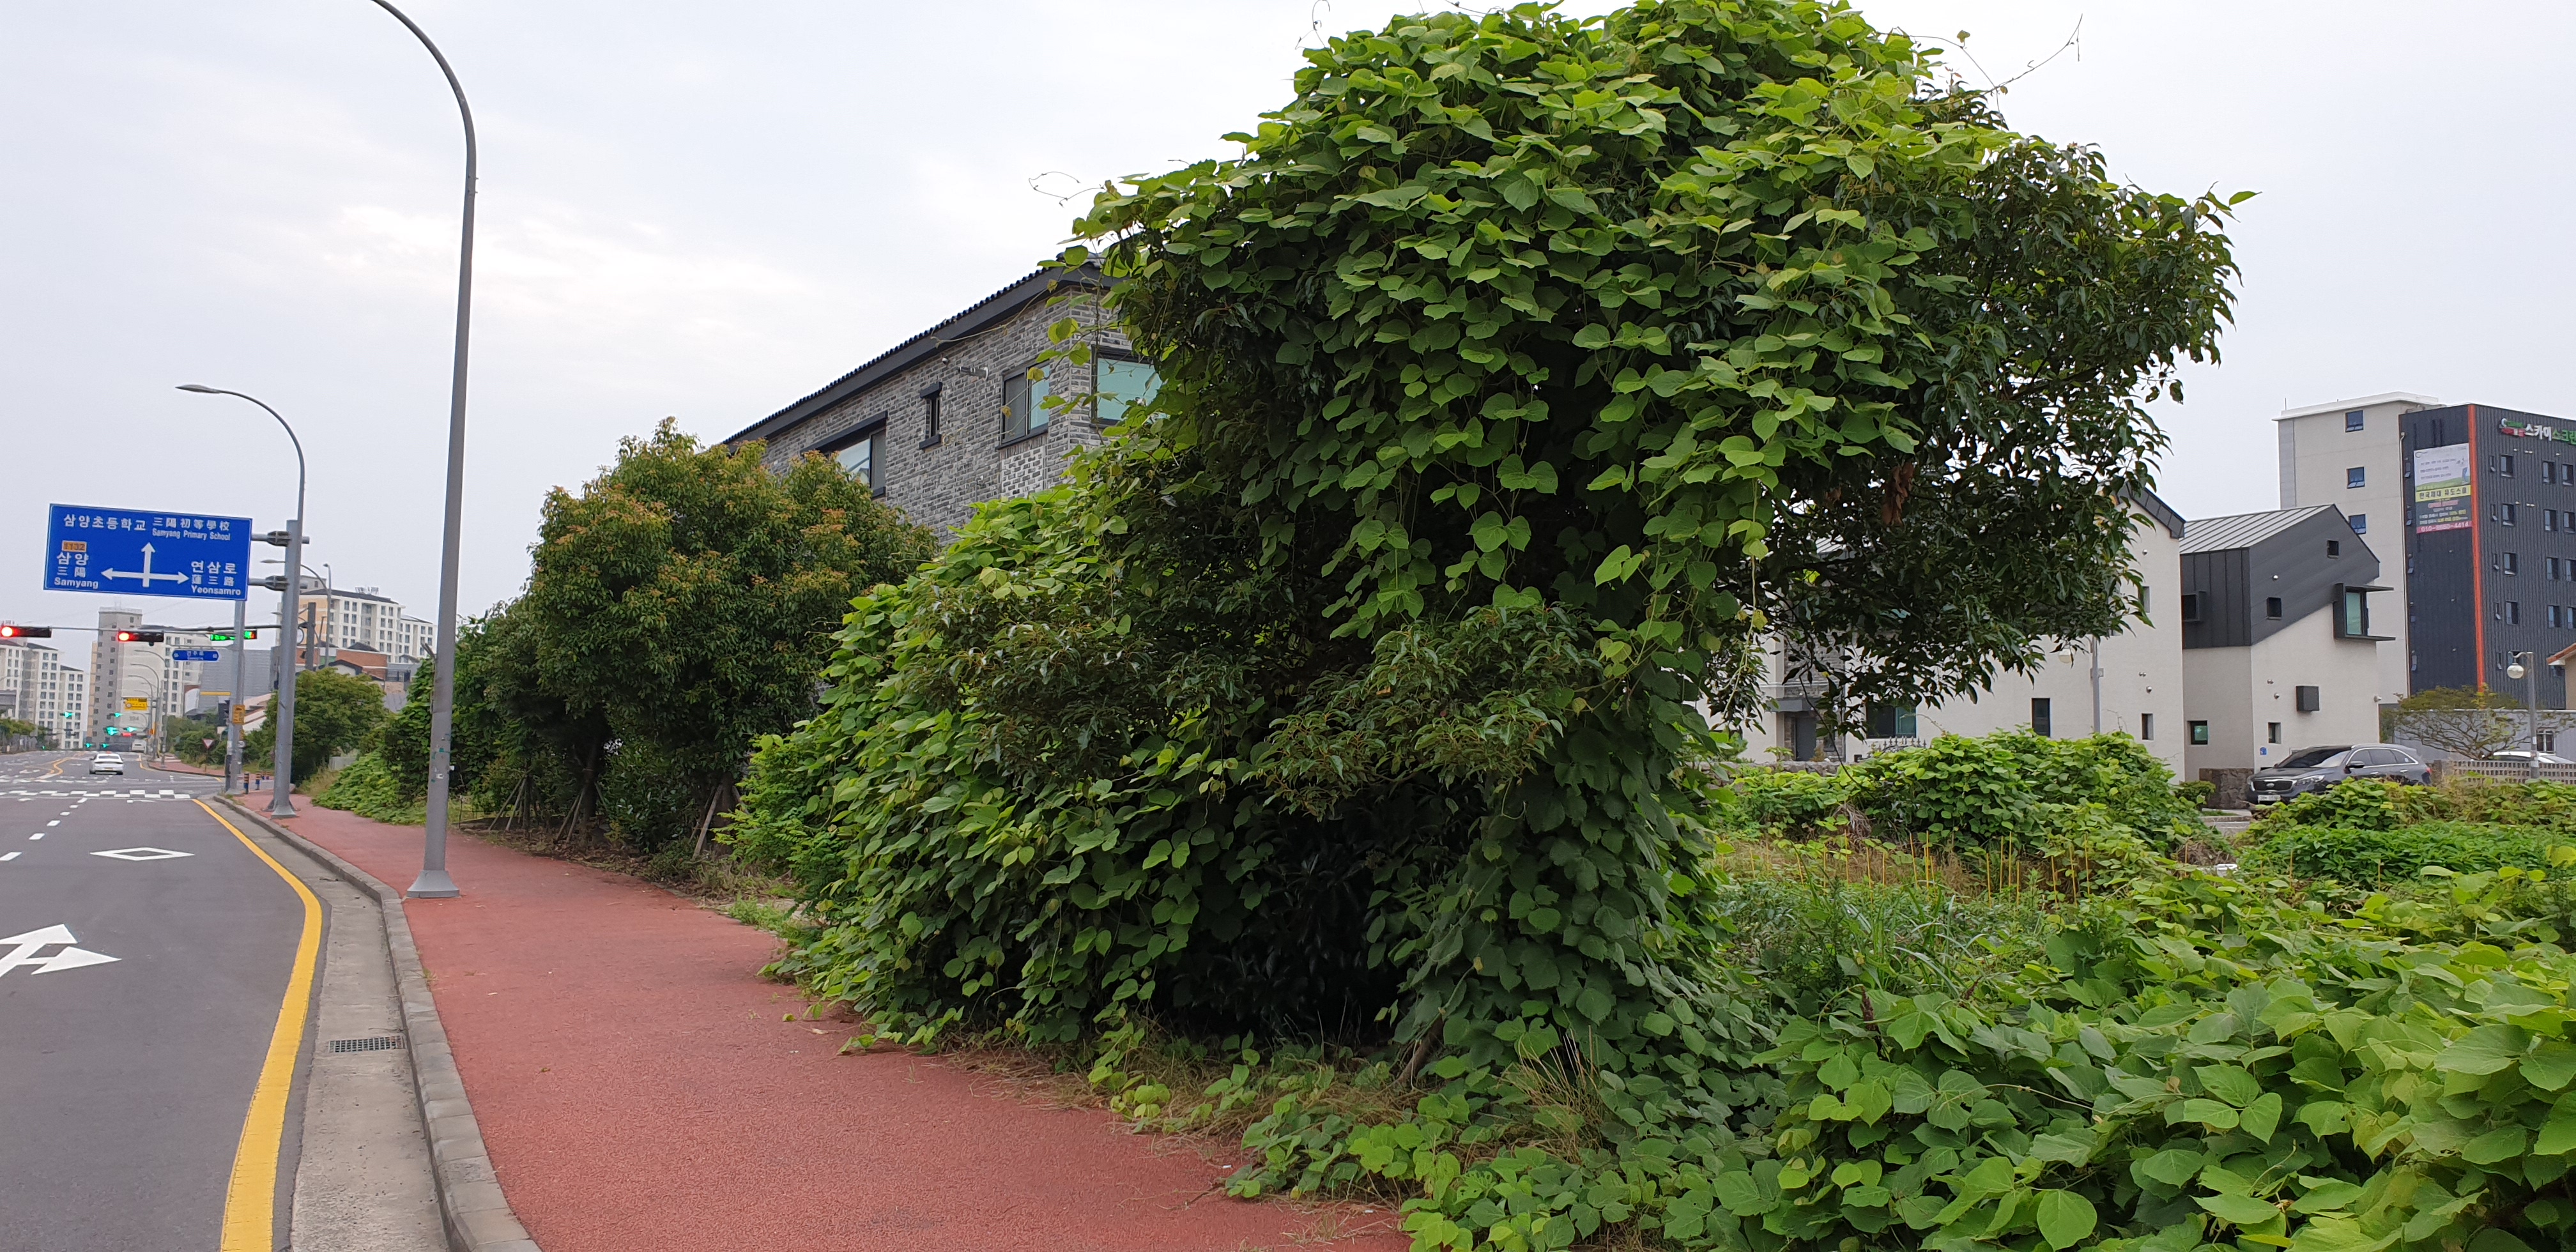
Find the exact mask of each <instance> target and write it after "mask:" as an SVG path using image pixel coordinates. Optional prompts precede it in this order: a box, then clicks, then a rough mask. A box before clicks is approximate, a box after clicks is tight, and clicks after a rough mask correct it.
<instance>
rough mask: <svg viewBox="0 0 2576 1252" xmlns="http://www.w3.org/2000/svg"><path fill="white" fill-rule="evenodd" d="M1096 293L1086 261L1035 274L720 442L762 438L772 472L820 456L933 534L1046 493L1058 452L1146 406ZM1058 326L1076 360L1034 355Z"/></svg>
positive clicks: (1096, 275) (1145, 389)
mask: <svg viewBox="0 0 2576 1252" xmlns="http://www.w3.org/2000/svg"><path fill="white" fill-rule="evenodd" d="M1109 285H1110V284H1109V280H1107V279H1106V278H1104V277H1103V276H1102V275H1101V274H1100V272H1099V271H1098V270H1096V269H1092V268H1091V267H1088V266H1085V267H1083V268H1081V269H1074V270H1058V269H1041V270H1039V271H1037V272H1036V273H1033V274H1030V275H1029V276H1027V277H1025V278H1022V279H1020V280H1019V281H1017V282H1015V283H1012V284H1011V285H1010V286H1008V287H1004V288H1003V289H1001V290H1000V291H997V292H994V293H993V294H992V295H990V296H987V297H985V298H984V299H983V300H981V301H978V302H977V303H976V304H975V305H973V306H972V307H970V308H968V309H966V310H965V311H964V312H961V313H958V314H957V315H956V316H954V317H950V318H948V319H946V320H945V321H942V322H940V323H939V324H938V325H936V326H933V327H931V328H930V329H928V330H925V331H923V332H921V333H920V334H918V335H915V336H913V337H912V338H910V339H907V340H905V341H903V342H902V343H900V344H897V345H895V346H894V347H892V348H890V349H888V350H886V351H885V352H883V353H881V354H879V355H878V356H876V357H874V358H871V359H870V360H868V361H867V362H866V363H864V364H862V365H860V366H859V367H858V368H857V369H854V370H852V371H850V372H849V373H847V374H844V375H842V376H841V377H840V378H838V379H835V380H834V381H833V382H832V383H830V384H829V385H827V386H825V387H823V388H822V389H821V390H819V391H816V392H814V393H813V394H811V395H808V396H806V397H805V398H803V399H801V400H798V401H796V402H795V403H793V404H790V405H788V406H787V407H785V408H783V409H780V410H778V411H777V412H775V413H772V414H770V415H769V416H767V417H764V418H762V419H760V420H759V421H757V422H754V423H752V424H751V425H749V426H747V427H744V428H743V429H742V430H741V431H739V432H737V433H736V434H734V436H733V437H732V438H730V439H727V440H726V441H725V442H726V443H727V444H728V445H734V446H739V445H742V444H747V443H752V442H760V443H762V444H764V445H765V448H766V451H765V452H764V454H763V463H764V464H766V465H768V466H769V467H770V468H772V469H773V470H784V469H786V468H787V466H789V465H790V464H792V463H793V462H794V461H795V460H796V458H798V457H801V456H806V455H808V454H816V455H821V456H826V457H829V458H831V459H832V460H833V461H835V462H837V463H838V464H839V465H840V466H841V467H842V468H843V469H844V470H846V471H848V472H849V474H850V475H851V476H852V477H854V478H857V479H859V480H860V481H862V482H865V483H867V484H869V485H870V486H872V487H874V488H875V489H876V492H877V494H878V495H879V496H882V497H883V498H884V499H885V500H886V502H887V503H889V504H892V505H894V506H895V507H896V508H898V509H901V510H902V511H903V512H904V514H905V515H906V516H908V517H910V518H911V519H912V520H914V521H916V522H920V523H922V524H923V525H925V526H928V527H930V528H931V529H933V530H934V531H937V532H938V533H939V534H940V535H941V536H942V537H943V538H944V537H946V536H947V535H949V534H951V533H953V532H954V531H955V530H956V529H957V528H958V527H959V526H962V525H964V524H965V523H966V520H967V519H968V518H969V517H972V516H973V515H974V511H975V506H976V505H978V504H980V503H983V502H984V501H987V500H1005V499H1012V498H1016V497H1019V496H1025V495H1030V494H1033V493H1035V492H1039V491H1043V490H1045V489H1046V488H1048V487H1050V486H1053V485H1054V484H1055V483H1056V482H1057V481H1058V480H1059V479H1060V478H1061V477H1062V475H1063V472H1064V464H1065V461H1066V459H1067V458H1068V457H1070V456H1071V455H1072V454H1073V453H1074V452H1075V451H1076V450H1078V449H1080V448H1083V447H1087V446H1090V445H1092V444H1096V443H1098V442H1099V441H1100V437H1101V436H1100V432H1101V431H1103V430H1104V429H1106V428H1108V427H1109V426H1112V425H1115V424H1116V423H1117V422H1118V421H1120V420H1121V419H1123V418H1124V417H1125V415H1126V412H1127V410H1128V408H1129V407H1130V406H1131V405H1134V404H1139V403H1143V402H1144V401H1147V400H1150V399H1152V398H1153V396H1154V393H1155V391H1156V390H1157V389H1158V388H1159V387H1160V385H1161V379H1160V377H1159V376H1158V375H1157V374H1156V373H1155V370H1154V367H1153V366H1152V365H1151V364H1148V363H1147V362H1145V361H1143V360H1141V359H1139V358H1138V357H1137V356H1136V355H1135V354H1134V353H1133V352H1132V351H1130V350H1129V347H1128V343H1127V339H1126V337H1125V336H1124V335H1122V334H1120V333H1119V332H1118V331H1117V329H1116V328H1115V327H1114V326H1112V325H1110V324H1109V321H1108V317H1107V314H1106V311H1105V310H1104V308H1103V307H1102V303H1101V297H1102V295H1104V294H1105V293H1106V292H1107V291H1108V289H1109ZM1066 318H1071V319H1072V320H1073V321H1074V322H1075V323H1076V325H1077V326H1079V327H1080V328H1081V329H1080V330H1079V332H1078V333H1077V335H1076V336H1075V341H1077V342H1081V343H1086V344H1088V345H1089V346H1090V347H1091V349H1092V353H1093V359H1092V363H1091V364H1089V365H1087V366H1086V365H1075V364H1073V363H1071V362H1066V361H1053V362H1049V361H1043V360H1041V359H1040V357H1041V354H1043V353H1045V352H1046V351H1047V350H1048V349H1049V348H1050V347H1053V346H1056V345H1053V344H1051V343H1050V341H1049V339H1048V334H1047V331H1048V327H1049V326H1050V325H1052V324H1053V323H1055V322H1057V321H1059V320H1061V319H1066ZM1032 374H1034V375H1036V377H1034V378H1033V377H1031V375H1032ZM1084 395H1096V396H1098V397H1099V399H1098V400H1097V402H1096V403H1094V404H1087V405H1083V406H1080V407H1078V408H1075V409H1072V410H1068V411H1062V412H1059V411H1056V410H1054V409H1051V408H1050V407H1049V406H1048V404H1047V400H1048V398H1049V397H1050V396H1055V397H1067V398H1070V397H1074V396H1084Z"/></svg>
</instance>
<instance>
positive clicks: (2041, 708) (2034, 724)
mask: <svg viewBox="0 0 2576 1252" xmlns="http://www.w3.org/2000/svg"><path fill="white" fill-rule="evenodd" d="M2048 730H2049V726H2048V699H2047V697H2045V696H2042V697H2040V698H2039V699H2036V700H2033V701H2031V702H2030V733H2032V734H2034V735H2037V736H2039V737H2040V738H2042V739H2046V738H2048V737H2049V733H2048Z"/></svg>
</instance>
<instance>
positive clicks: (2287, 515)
mask: <svg viewBox="0 0 2576 1252" xmlns="http://www.w3.org/2000/svg"><path fill="white" fill-rule="evenodd" d="M2319 513H2333V514H2335V515H2336V516H2337V517H2341V516H2342V515H2343V514H2342V511H2341V510H2339V509H2336V508H2335V506H2333V505H2331V504H2311V505H2309V506H2307V507H2306V508H2300V509H2274V510H2272V511H2271V512H2268V513H2238V514H2235V515H2233V516H2229V517H2204V518H2201V519H2199V520H2198V521H2194V522H2191V523H2189V524H2188V525H2187V526H2186V528H2185V529H2184V531H2183V536H2182V550H2183V552H2184V553H2185V554H2186V555H2188V554H2190V553H2194V552H2226V551H2228V550H2230V549H2234V548H2250V547H2253V546H2254V545H2255V544H2258V543H2261V542H2263V541H2264V540H2266V539H2269V538H2271V537H2273V536H2274V535H2278V534H2280V533H2282V532H2283V531H2286V530H2289V529H2290V528H2291V527H2293V526H2296V525H2298V524H2299V523H2301V522H2304V521H2306V520H2308V519H2309V518H2312V517H2315V516H2316V515H2317V514H2319Z"/></svg>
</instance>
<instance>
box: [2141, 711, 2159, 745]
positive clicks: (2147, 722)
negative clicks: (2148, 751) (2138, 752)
mask: <svg viewBox="0 0 2576 1252" xmlns="http://www.w3.org/2000/svg"><path fill="white" fill-rule="evenodd" d="M2155 737H2156V715H2155V714H2153V713H2140V714H2138V738H2139V739H2140V740H2141V741H2144V742H2149V743H2152V742H2154V741H2155Z"/></svg>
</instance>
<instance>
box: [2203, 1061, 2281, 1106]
mask: <svg viewBox="0 0 2576 1252" xmlns="http://www.w3.org/2000/svg"><path fill="white" fill-rule="evenodd" d="M2191 1072H2192V1076H2193V1077H2195V1078H2198V1079H2200V1085H2201V1088H2202V1089H2203V1090H2205V1091H2207V1092H2209V1094H2211V1095H2214V1096H2216V1097H2218V1098H2219V1099H2221V1100H2225V1101H2227V1102H2228V1103H2229V1104H2233V1105H2235V1106H2236V1107H2238V1108H2240V1109H2241V1108H2244V1107H2245V1106H2246V1105H2248V1104H2252V1103H2253V1102H2254V1097H2255V1096H2257V1095H2260V1094H2261V1093H2262V1091H2263V1087H2262V1084H2260V1083H2257V1082H2255V1081H2254V1075H2252V1074H2249V1073H2246V1072H2245V1071H2244V1070H2243V1069H2242V1068H2240V1067H2238V1066H2234V1065H2195V1066H2193V1067H2192V1071H2191Z"/></svg>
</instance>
